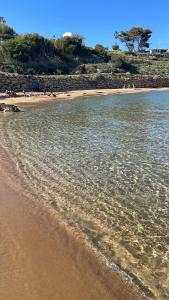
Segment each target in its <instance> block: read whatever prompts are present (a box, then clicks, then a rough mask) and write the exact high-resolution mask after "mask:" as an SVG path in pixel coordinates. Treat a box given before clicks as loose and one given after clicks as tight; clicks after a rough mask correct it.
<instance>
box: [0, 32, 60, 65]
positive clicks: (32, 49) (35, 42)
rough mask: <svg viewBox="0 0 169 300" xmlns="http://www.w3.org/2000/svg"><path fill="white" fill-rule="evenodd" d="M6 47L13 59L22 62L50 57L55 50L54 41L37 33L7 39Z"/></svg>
mask: <svg viewBox="0 0 169 300" xmlns="http://www.w3.org/2000/svg"><path fill="white" fill-rule="evenodd" d="M4 47H5V49H6V51H7V52H8V53H9V55H10V57H11V58H12V59H15V60H17V61H19V62H22V63H27V62H29V61H34V60H35V61H36V60H37V59H39V58H48V57H51V56H54V52H55V48H54V45H53V43H52V41H50V40H48V39H46V38H44V37H42V36H40V35H39V34H36V33H33V34H32V33H29V34H25V35H20V36H17V37H16V38H14V39H11V40H9V41H7V42H6V43H5V45H4Z"/></svg>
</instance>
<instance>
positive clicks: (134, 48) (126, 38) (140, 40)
mask: <svg viewBox="0 0 169 300" xmlns="http://www.w3.org/2000/svg"><path fill="white" fill-rule="evenodd" d="M151 34H152V31H151V30H150V29H144V28H142V27H132V28H131V29H130V30H128V31H120V32H117V31H116V32H115V33H114V36H115V38H116V39H118V40H119V41H120V42H121V43H124V44H125V46H126V47H127V48H128V51H129V52H138V51H141V50H145V49H146V48H149V42H148V41H149V39H150V37H151Z"/></svg>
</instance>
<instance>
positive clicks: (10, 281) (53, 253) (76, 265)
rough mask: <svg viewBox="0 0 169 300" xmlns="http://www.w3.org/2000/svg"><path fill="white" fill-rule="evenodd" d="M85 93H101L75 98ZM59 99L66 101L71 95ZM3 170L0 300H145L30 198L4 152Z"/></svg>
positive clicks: (1, 154) (0, 150)
mask: <svg viewBox="0 0 169 300" xmlns="http://www.w3.org/2000/svg"><path fill="white" fill-rule="evenodd" d="M102 92H103V94H106V91H102ZM122 92H123V91H121V90H118V91H107V93H110V94H112V93H122ZM128 92H135V91H134V90H131V91H129V90H128ZM84 93H86V94H87V95H96V94H98V93H99V91H86V92H85V91H83V92H82V91H81V92H70V93H69V94H70V97H72V98H73V97H79V96H82V94H83V95H84ZM46 99H49V100H51V97H47V96H45V97H44V98H43V99H42V97H36V96H34V97H32V98H26V97H23V98H22V97H21V98H16V99H7V100H6V101H5V102H7V103H23V104H24V103H27V102H28V101H29V103H30V101H31V102H32V103H34V102H36V101H41V100H44V101H46ZM55 99H56V98H55ZM58 99H65V93H62V94H59V96H58ZM0 168H1V174H0V236H1V237H0V238H1V246H0V261H1V272H0V291H1V292H0V300H1V299H2V300H4V299H6V300H18V299H24V300H27V299H29V300H30V299H32V300H43V299H44V300H47V299H50V300H51V299H53V300H56V299H59V300H64V299H65V300H68V299H69V300H71V299H72V300H80V299H83V300H99V299H100V300H104V299H105V300H109V299H110V300H111V299H112V300H117V299H119V300H123V299H125V300H137V299H138V300H141V299H143V296H141V294H140V292H139V291H138V290H137V289H136V288H134V287H133V285H131V284H129V282H126V281H125V280H124V278H123V277H122V276H121V275H120V274H119V272H117V271H112V270H110V269H109V268H108V267H107V266H106V265H105V264H104V263H103V262H101V261H100V260H99V259H98V257H96V255H95V254H94V252H93V251H92V249H91V248H90V247H87V246H86V242H85V241H84V239H83V238H82V237H81V235H80V233H78V232H74V231H73V230H69V229H67V227H66V226H65V224H64V223H60V220H59V218H58V216H57V215H56V214H55V213H53V212H51V210H50V208H48V207H46V206H45V204H43V203H40V202H39V201H36V199H34V198H33V196H32V197H31V196H30V193H28V191H27V187H26V185H25V183H24V182H23V179H22V178H20V177H19V175H18V174H17V171H16V166H15V165H14V163H13V162H12V160H11V159H10V158H9V156H8V154H7V153H6V151H4V149H3V148H0Z"/></svg>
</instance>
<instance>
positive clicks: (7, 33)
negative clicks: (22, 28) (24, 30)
mask: <svg viewBox="0 0 169 300" xmlns="http://www.w3.org/2000/svg"><path fill="white" fill-rule="evenodd" d="M15 36H16V32H15V31H14V29H13V28H12V27H10V26H8V25H7V24H6V21H5V19H4V18H3V17H0V41H1V42H3V41H5V40H8V39H11V38H14V37H15Z"/></svg>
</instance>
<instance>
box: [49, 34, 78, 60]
mask: <svg viewBox="0 0 169 300" xmlns="http://www.w3.org/2000/svg"><path fill="white" fill-rule="evenodd" d="M83 39H84V38H83V37H82V36H79V35H76V34H75V35H73V36H65V37H62V38H60V39H57V40H56V41H54V44H55V47H56V49H57V50H58V51H61V52H62V53H63V54H68V55H70V56H79V55H80V53H81V51H82V46H83Z"/></svg>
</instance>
